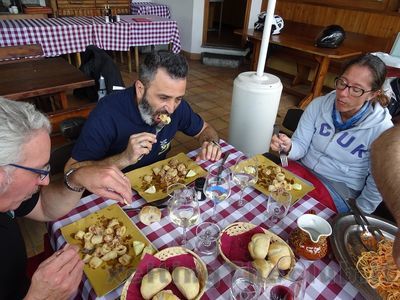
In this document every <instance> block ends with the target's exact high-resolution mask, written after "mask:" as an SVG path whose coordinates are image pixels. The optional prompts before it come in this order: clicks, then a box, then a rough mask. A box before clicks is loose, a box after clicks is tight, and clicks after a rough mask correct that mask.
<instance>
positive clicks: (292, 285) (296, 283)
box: [263, 256, 307, 300]
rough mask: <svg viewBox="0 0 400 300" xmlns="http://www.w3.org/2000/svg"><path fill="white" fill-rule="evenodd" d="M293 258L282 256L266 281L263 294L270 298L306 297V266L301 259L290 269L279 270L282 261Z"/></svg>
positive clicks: (271, 299) (273, 299) (296, 298)
mask: <svg viewBox="0 0 400 300" xmlns="http://www.w3.org/2000/svg"><path fill="white" fill-rule="evenodd" d="M287 259H291V258H290V257H288V256H283V257H282V258H280V260H279V261H278V263H277V264H276V265H275V267H274V269H273V270H272V271H271V273H270V275H269V277H268V278H267V280H266V281H265V285H264V286H265V292H264V293H263V295H266V296H267V299H270V300H280V299H292V300H300V299H301V300H302V299H304V294H305V289H306V282H307V280H306V276H307V272H306V267H305V266H304V264H303V263H302V262H300V261H297V262H294V265H293V266H292V269H291V270H289V271H287V270H286V271H282V270H279V264H280V261H283V260H287Z"/></svg>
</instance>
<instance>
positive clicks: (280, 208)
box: [266, 190, 292, 227]
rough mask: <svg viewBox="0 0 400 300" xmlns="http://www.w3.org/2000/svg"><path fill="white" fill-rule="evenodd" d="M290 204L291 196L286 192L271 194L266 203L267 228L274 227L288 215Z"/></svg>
mask: <svg viewBox="0 0 400 300" xmlns="http://www.w3.org/2000/svg"><path fill="white" fill-rule="evenodd" d="M291 203H292V195H291V194H290V193H289V192H288V191H281V190H278V191H276V192H271V193H270V194H269V196H268V202H267V211H266V213H267V220H266V224H267V226H269V227H272V226H274V225H276V224H277V223H278V222H279V221H280V220H282V219H283V218H284V217H285V216H286V215H287V213H288V211H289V208H290V205H291Z"/></svg>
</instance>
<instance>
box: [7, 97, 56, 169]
mask: <svg viewBox="0 0 400 300" xmlns="http://www.w3.org/2000/svg"><path fill="white" fill-rule="evenodd" d="M39 130H45V131H47V133H49V134H50V132H51V125H50V122H49V120H48V118H47V117H46V116H45V115H44V114H43V113H41V112H40V111H38V110H37V109H36V108H35V107H34V106H33V105H32V104H30V103H27V102H18V101H12V100H8V99H6V98H4V97H1V96H0V166H6V165H8V164H11V163H17V162H19V161H21V160H22V159H23V157H22V149H21V148H22V147H23V145H24V144H26V143H27V142H29V140H30V138H31V137H32V136H33V135H34V134H35V133H36V132H37V131H39Z"/></svg>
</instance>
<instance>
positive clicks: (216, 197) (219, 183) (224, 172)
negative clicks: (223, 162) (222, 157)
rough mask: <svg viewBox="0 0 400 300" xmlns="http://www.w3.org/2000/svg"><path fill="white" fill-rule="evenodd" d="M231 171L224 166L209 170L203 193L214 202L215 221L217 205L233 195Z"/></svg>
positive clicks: (213, 213)
mask: <svg viewBox="0 0 400 300" xmlns="http://www.w3.org/2000/svg"><path fill="white" fill-rule="evenodd" d="M230 181H231V171H230V169H229V168H226V167H224V166H216V167H213V168H211V169H210V170H209V172H208V174H207V177H206V181H205V182H204V187H203V192H204V194H205V195H206V197H207V198H209V199H211V200H212V201H213V205H214V206H213V212H212V217H211V219H212V220H214V221H216V220H215V215H216V211H217V204H218V203H219V202H221V201H224V200H225V199H227V198H229V196H230V194H231V184H230Z"/></svg>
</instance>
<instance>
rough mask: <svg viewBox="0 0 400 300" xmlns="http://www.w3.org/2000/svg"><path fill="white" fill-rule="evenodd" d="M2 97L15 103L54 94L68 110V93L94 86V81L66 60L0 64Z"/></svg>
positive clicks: (52, 59) (54, 59)
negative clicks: (15, 101)
mask: <svg viewBox="0 0 400 300" xmlns="http://www.w3.org/2000/svg"><path fill="white" fill-rule="evenodd" d="M0 74H1V76H0V95H1V96H3V97H6V98H8V99H11V100H25V99H27V98H30V97H35V96H43V95H53V94H56V95H58V96H59V97H60V100H61V106H62V109H66V108H68V100H67V95H66V91H68V90H72V89H76V88H81V87H87V86H92V85H94V80H93V79H90V78H89V77H87V76H86V75H85V74H83V73H82V72H81V71H80V70H79V69H77V68H75V67H74V66H72V65H70V64H68V63H67V62H66V61H65V60H64V59H62V58H48V59H41V60H31V61H23V62H18V63H7V64H1V65H0Z"/></svg>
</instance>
